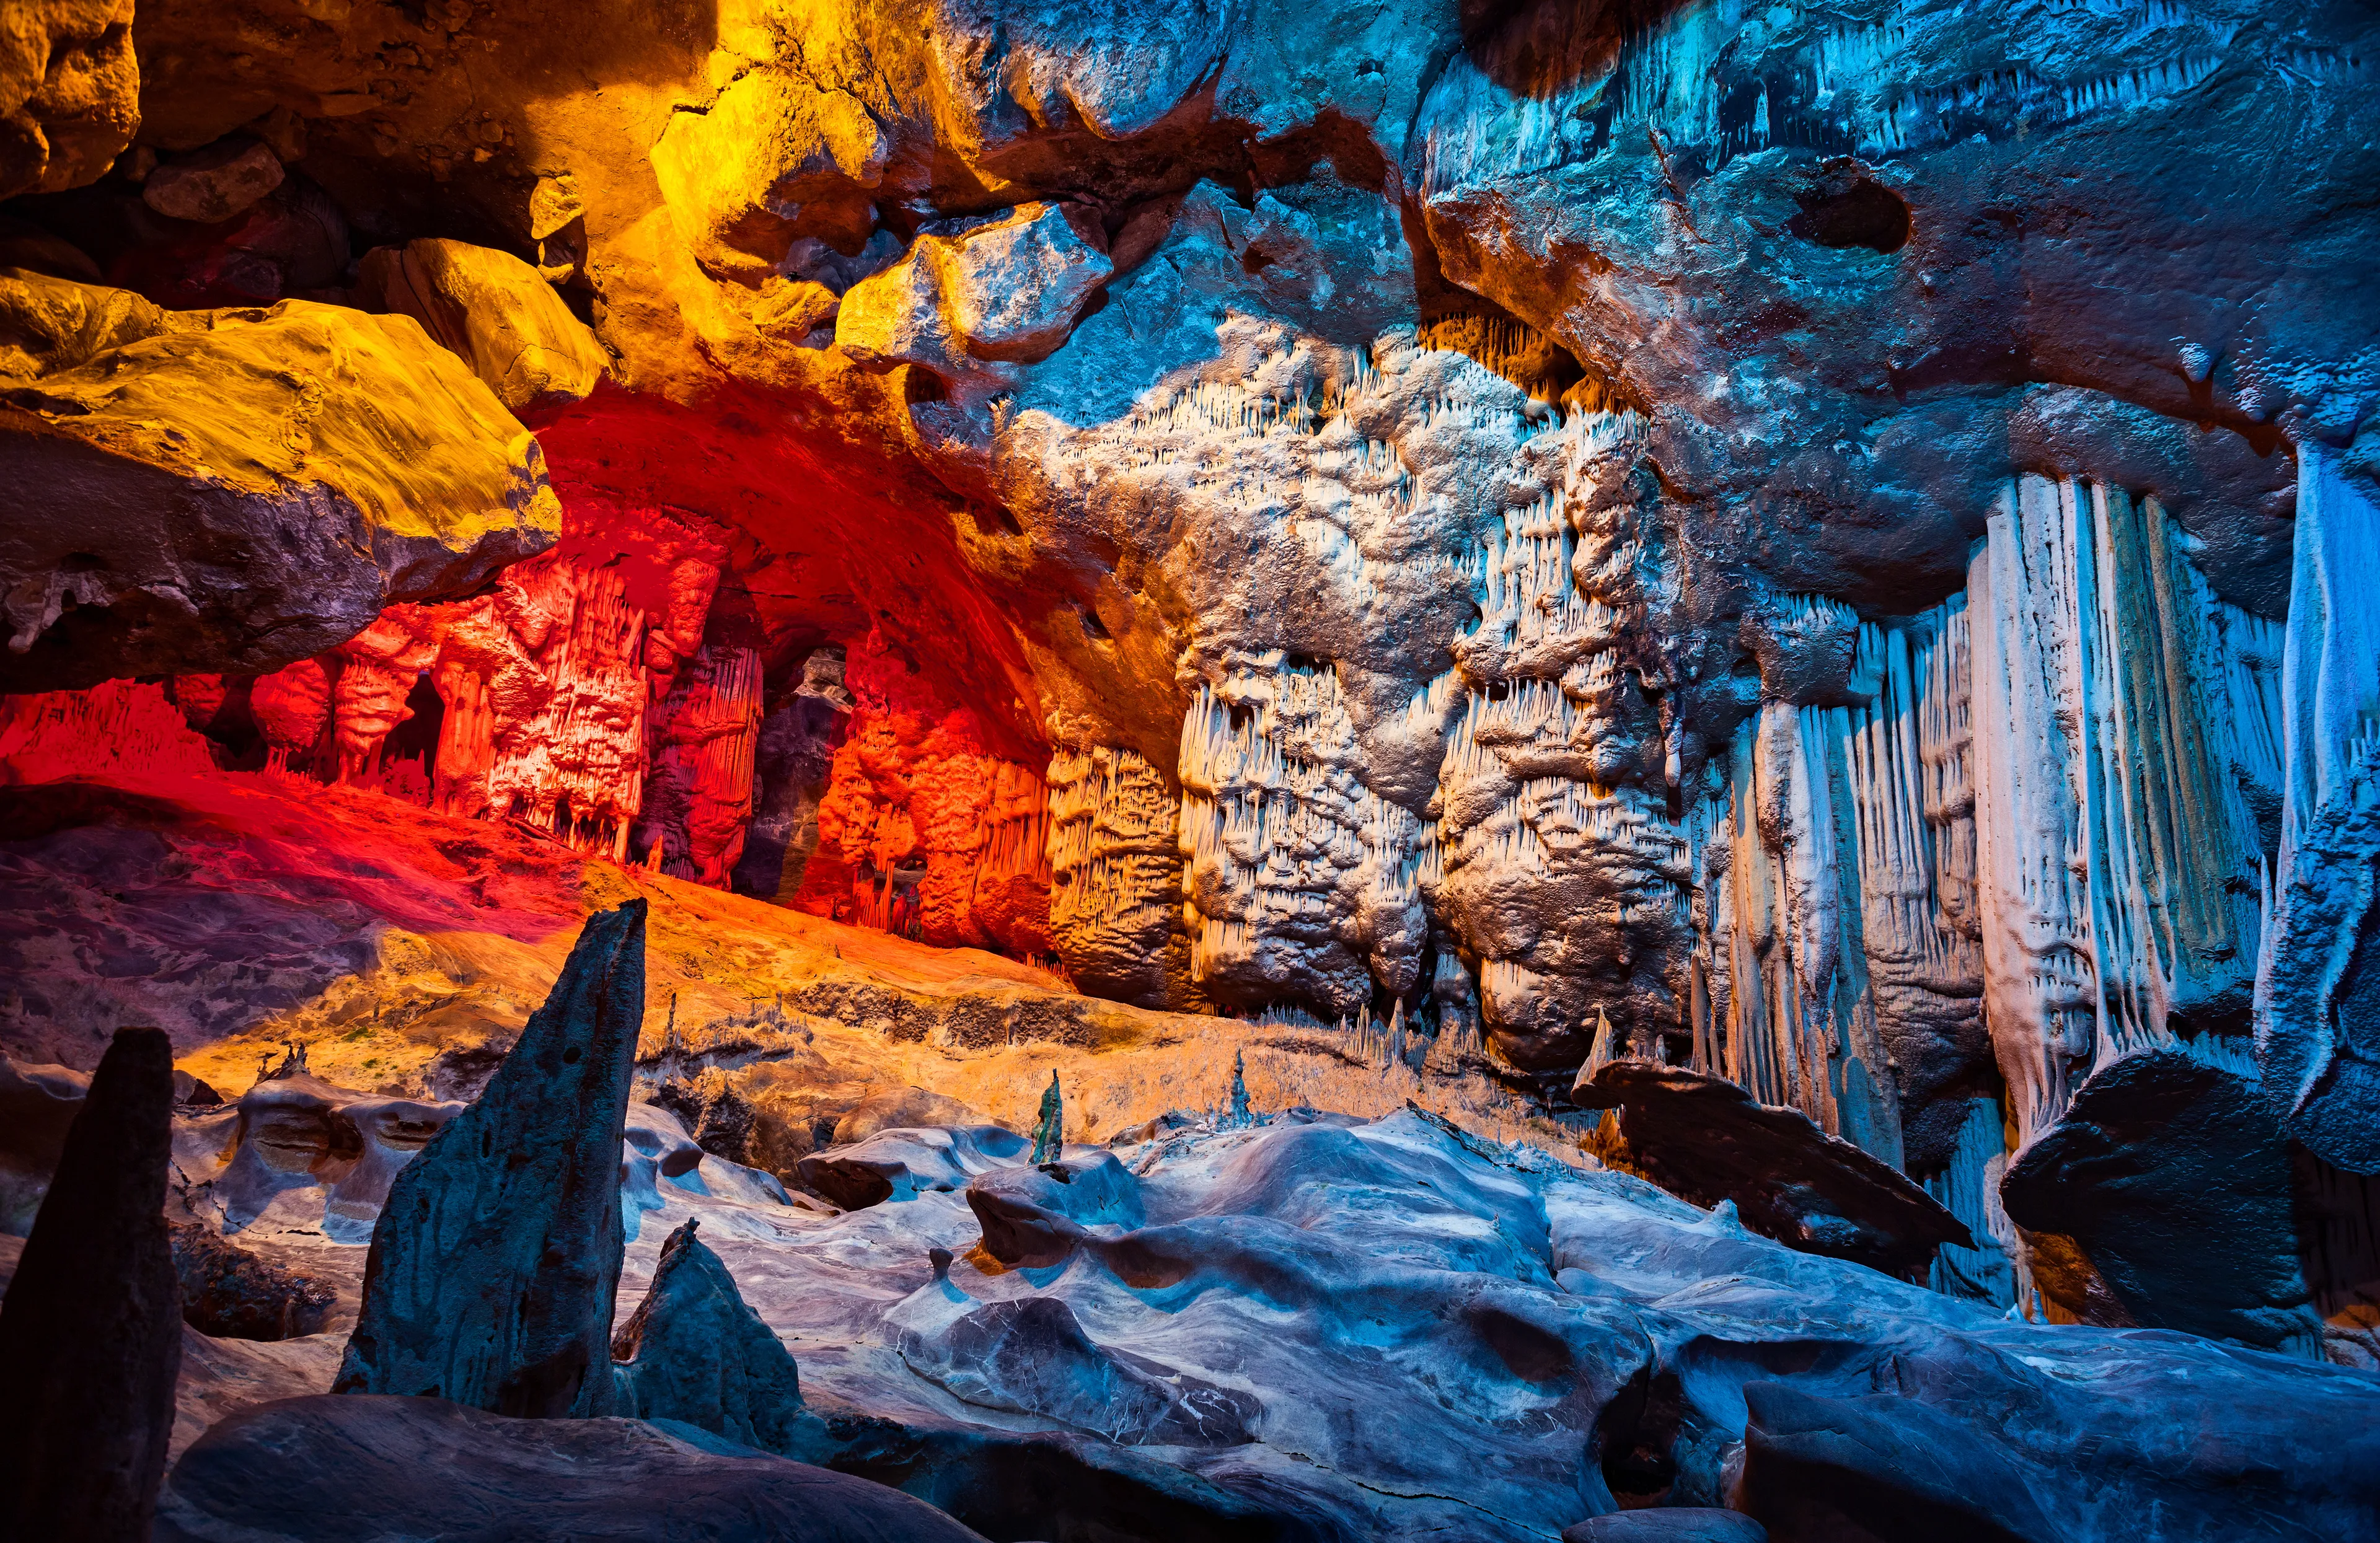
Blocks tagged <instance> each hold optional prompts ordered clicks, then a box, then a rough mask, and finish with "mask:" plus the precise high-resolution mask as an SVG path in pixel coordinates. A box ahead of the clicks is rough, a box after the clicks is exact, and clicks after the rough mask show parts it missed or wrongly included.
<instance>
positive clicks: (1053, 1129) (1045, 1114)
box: [1033, 1072, 1066, 1167]
mask: <svg viewBox="0 0 2380 1543" xmlns="http://www.w3.org/2000/svg"><path fill="white" fill-rule="evenodd" d="M1065 1148H1066V1096H1065V1095H1064V1094H1063V1093H1062V1092H1060V1091H1059V1090H1058V1074H1057V1073H1055V1072H1051V1073H1050V1086H1049V1087H1048V1088H1046V1089H1044V1090H1043V1092H1042V1094H1041V1117H1040V1118H1039V1119H1038V1120H1036V1121H1035V1122H1034V1123H1033V1161H1034V1163H1035V1164H1036V1165H1037V1166H1042V1167H1046V1166H1048V1165H1049V1164H1050V1163H1053V1162H1055V1161H1057V1160H1058V1159H1059V1157H1060V1156H1061V1155H1062V1153H1063V1152H1064V1151H1065Z"/></svg>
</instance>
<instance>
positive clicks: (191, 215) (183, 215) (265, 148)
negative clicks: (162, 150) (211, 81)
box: [140, 135, 285, 225]
mask: <svg viewBox="0 0 2380 1543" xmlns="http://www.w3.org/2000/svg"><path fill="white" fill-rule="evenodd" d="M283 176H285V173H284V172H283V171H282V168H281V158H280V157H279V156H277V155H275V154H273V147H272V146H270V145H268V144H266V143H265V142H264V141H263V140H251V139H249V138H247V137H245V136H244V135H233V136H231V137H229V138H227V139H223V140H216V141H215V142H214V143H213V144H212V145H209V146H208V147H207V148H206V149H204V150H201V151H197V152H192V153H191V154H188V155H177V156H176V157H174V158H173V159H172V160H170V161H164V162H161V163H160V164H158V166H157V169H156V170H154V171H152V172H151V173H150V174H149V175H148V176H147V177H146V178H144V179H143V180H142V182H141V184H140V201H141V202H143V203H145V204H147V205H148V206H149V207H150V208H152V209H153V210H155V211H156V212H157V213H160V214H164V215H167V216H169V217H171V218H173V219H176V220H190V221H194V222H196V223H198V224H200V225H213V224H215V223H216V222H218V221H221V220H228V219H230V218H231V217H232V216H233V215H235V214H237V213H241V212H242V211H243V210H245V209H247V208H248V207H249V205H250V204H252V203H254V202H255V201H256V200H259V199H261V198H262V197H263V196H264V195H265V194H267V193H269V192H271V191H273V189H274V188H278V187H280V186H281V179H282V177H283Z"/></svg>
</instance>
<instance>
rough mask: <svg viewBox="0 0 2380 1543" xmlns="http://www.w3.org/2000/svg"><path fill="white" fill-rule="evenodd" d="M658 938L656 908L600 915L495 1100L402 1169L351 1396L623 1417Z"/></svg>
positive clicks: (383, 1224) (367, 1302)
mask: <svg viewBox="0 0 2380 1543" xmlns="http://www.w3.org/2000/svg"><path fill="white" fill-rule="evenodd" d="M644 944H645V905H644V903H643V902H642V901H636V900H632V901H629V902H628V903H627V904H625V905H622V906H620V907H619V908H618V909H617V910H614V911H609V912H605V913H601V914H600V915H598V916H595V917H590V918H589V921H588V923H587V927H586V930H585V931H584V932H582V933H581V934H580V935H579V939H578V942H577V946H576V947H574V948H573V949H572V950H571V954H570V962H569V964H568V965H566V966H564V969H563V974H562V978H561V979H560V980H559V981H557V982H556V983H555V986H554V990H553V996H551V997H549V998H548V999H547V1001H546V1004H545V1005H544V1006H543V1007H541V1008H540V1009H539V1010H538V1012H537V1014H536V1015H535V1016H533V1017H531V1018H530V1019H529V1022H528V1027H526V1028H524V1029H523V1030H522V1031H521V1038H520V1042H519V1043H518V1044H516V1046H514V1048H513V1051H512V1054H511V1055H510V1056H508V1057H506V1058H505V1061H504V1069H503V1070H501V1071H499V1072H498V1073H497V1074H496V1075H495V1078H494V1080H493V1081H492V1082H490V1083H489V1085H488V1090H487V1092H486V1093H485V1094H484V1095H482V1096H481V1098H480V1101H479V1102H478V1103H476V1104H474V1105H472V1106H471V1107H470V1108H469V1109H468V1110H466V1111H465V1112H463V1113H462V1114H460V1115H458V1116H456V1117H455V1119H454V1120H453V1121H451V1122H450V1123H448V1124H447V1125H446V1126H445V1128H444V1129H443V1130H441V1131H440V1132H439V1134H438V1136H436V1138H434V1139H433V1140H432V1141H431V1144H430V1146H429V1147H428V1148H426V1149H425V1150H424V1151H423V1152H422V1154H421V1155H420V1156H419V1158H417V1159H415V1160H413V1161H412V1162H411V1163H409V1164H407V1166H406V1168H405V1169H404V1170H403V1171H402V1172H399V1173H398V1175H397V1177H396V1180H395V1183H394V1184H393V1185H391V1186H390V1190H389V1197H388V1203H387V1206H386V1208H385V1209H383V1211H382V1212H381V1216H380V1221H379V1222H378V1224H377V1225H376V1226H375V1227H374V1229H373V1231H372V1242H371V1255H370V1260H369V1262H368V1263H367V1264H366V1265H365V1267H364V1296H363V1309H362V1316H361V1318H359V1319H358V1322H357V1324H356V1330H355V1334H354V1337H353V1338H352V1339H350V1340H349V1341H348V1343H347V1354H346V1360H345V1361H344V1362H343V1363H342V1364H341V1366H340V1368H339V1379H338V1391H341V1392H358V1393H371V1392H402V1393H406V1394H408V1395H412V1396H416V1397H433V1398H445V1399H449V1400H451V1401H452V1402H454V1403H463V1404H468V1405H469V1406H470V1407H473V1408H486V1409H492V1410H493V1411H495V1412H496V1413H498V1414H504V1415H525V1416H529V1417H543V1418H552V1417H556V1416H563V1415H569V1416H579V1417H584V1416H587V1415H605V1414H609V1413H610V1412H611V1411H612V1409H613V1403H614V1393H613V1385H612V1377H611V1369H610V1368H611V1359H610V1355H609V1349H610V1345H611V1339H612V1335H611V1327H612V1308H613V1297H614V1294H615V1292H616V1290H617V1288H618V1285H619V1272H620V1249H621V1246H622V1240H621V1230H620V1185H619V1163H620V1136H621V1131H622V1128H623V1124H624V1122H625V1119H626V1116H627V1105H628V1083H629V1077H630V1073H631V1070H632V1068H633V1064H634V1062H635V1059H636V1048H637V1028H638V1027H639V1026H640V1025H641V1024H642V1023H643V1021H644V1012H645V971H644Z"/></svg>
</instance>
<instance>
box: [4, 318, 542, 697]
mask: <svg viewBox="0 0 2380 1543" xmlns="http://www.w3.org/2000/svg"><path fill="white" fill-rule="evenodd" d="M0 307H5V310H6V322H7V325H8V330H9V331H10V333H11V334H14V335H13V336H12V338H11V340H10V341H11V342H12V344H14V351H12V354H11V356H10V357H11V358H12V359H14V360H18V361H22V363H23V365H24V366H26V367H28V368H26V369H25V370H24V372H23V373H22V374H21V375H19V376H18V378H17V379H15V380H12V381H10V382H9V383H7V389H6V393H5V399H4V400H0V436H5V437H0V457H5V460H0V465H5V467H6V475H7V476H8V477H9V479H10V480H11V481H12V482H14V483H15V484H16V485H17V486H18V487H20V488H25V489H40V490H42V492H41V493H40V494H39V495H37V497H36V498H34V499H30V500H25V501H21V502H19V503H18V505H17V507H18V508H19V509H20V510H21V511H22V513H21V515H20V516H18V517H16V518H14V519H12V520H10V521H9V522H8V524H7V525H6V529H0V597H5V598H0V605H5V607H6V619H7V623H8V630H9V638H8V650H7V653H6V657H5V661H0V685H6V686H8V687H10V688H11V689H14V690H19V691H23V690H41V689H46V688H49V687H53V686H86V685H89V684H91V683H92V682H94V681H98V680H103V679H106V678H108V677H109V676H111V675H129V674H154V673H157V672H160V671H175V670H188V671H200V670H225V669H228V670H235V671H244V672H251V673H254V672H261V671H263V670H266V669H271V668H276V667H278V666H279V665H281V664H285V663H288V662H293V661H296V660H300V659H303V658H305V657H307V656H308V655H310V654H311V653H315V652H318V651H320V650H322V649H323V648H327V647H329V646H331V645H332V644H334V643H337V642H340V641H343V640H344V639H345V638H348V637H349V636H351V635H353V634H354V633H356V632H358V631H361V630H362V629H363V628H364V627H365V626H368V625H370V623H371V621H372V620H373V618H374V617H375V616H377V615H378V614H379V613H380V611H381V609H382V608H383V606H385V605H387V604H388V603H389V602H391V601H405V600H424V599H431V598H438V597H443V596H451V595H456V594H461V593H466V592H468V591H469V590H471V589H476V588H477V587H479V586H480V584H481V583H483V582H484V581H485V580H486V579H487V578H488V577H489V576H490V575H491V574H492V573H493V572H494V571H495V570H496V569H498V568H499V567H501V566H503V565H504V564H506V563H509V562H512V561H515V560H516V559H518V558H521V557H525V556H528V555H529V554H530V553H535V552H537V551H539V550H540V548H542V547H544V546H547V545H549V544H551V541H552V540H553V532H554V529H555V527H556V524H557V522H558V520H559V517H560V511H559V509H558V508H557V506H556V505H555V504H554V502H553V493H552V492H551V491H550V490H549V489H548V488H547V486H546V480H545V468H544V463H543V459H542V456H541V455H540V451H539V448H538V445H537V442H536V441H535V440H534V439H533V438H531V437H530V436H529V435H528V433H527V432H526V431H523V430H522V429H521V428H520V426H519V425H518V424H517V423H516V422H515V421H514V420H513V419H512V417H511V416H510V415H509V414H508V413H506V412H505V411H504V408H503V407H501V406H499V405H498V404H497V403H496V401H495V400H494V398H493V397H492V396H491V395H489V394H488V392H487V391H486V389H485V388H484V387H482V386H481V385H480V383H478V382H477V381H475V380H473V379H471V378H470V377H469V375H468V373H465V372H463V371H459V370H458V369H457V368H456V366H455V362H454V360H453V359H452V358H450V357H449V356H447V355H446V354H444V353H443V351H442V350H440V349H438V348H436V347H434V346H431V344H430V342H429V341H428V339H426V338H425V337H423V336H422V334H420V332H419V329H418V328H416V327H414V326H413V325H412V324H411V323H409V322H402V321H385V320H378V319H374V318H371V317H367V316H363V315H361V314H359V313H358V312H355V311H352V310H343V309H338V308H334V307H328V306H318V305H310V304H308V303H306V302H303V301H290V302H286V303H285V304H283V305H280V306H276V307H274V308H273V309H272V310H268V311H263V312H261V313H259V312H247V313H225V312H214V313H206V314H188V313H172V312H165V311H161V310H157V309H156V308H155V307H153V306H150V305H148V304H146V303H145V302H143V301H140V300H138V299H137V298H132V297H129V296H124V295H120V294H118V293H117V292H115V291H110V290H101V289H93V288H91V287H88V286H75V285H69V284H64V283H61V282H59V281H55V280H51V279H45V278H42V277H40V276H38V275H28V274H21V273H20V274H18V275H17V276H14V277H6V278H0Z"/></svg>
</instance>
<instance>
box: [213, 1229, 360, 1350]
mask: <svg viewBox="0 0 2380 1543" xmlns="http://www.w3.org/2000/svg"><path fill="white" fill-rule="evenodd" d="M174 1270H175V1273H176V1276H177V1277H179V1279H180V1281H181V1285H182V1321H183V1322H185V1323H187V1324H188V1325H189V1326H190V1327H191V1328H193V1329H195V1330H198V1331H199V1332H200V1333H201V1334H208V1335H212V1336H213V1337H214V1338H216V1339H219V1340H261V1341H266V1342H271V1341H273V1340H288V1339H295V1338H297V1336H299V1335H301V1334H315V1333H320V1332H321V1331H322V1329H323V1328H324V1327H325V1326H326V1325H327V1324H328V1323H329V1321H330V1318H331V1310H332V1307H333V1306H334V1304H335V1303H336V1302H337V1300H338V1294H337V1293H336V1292H335V1291H334V1290H333V1289H332V1288H331V1287H330V1286H328V1285H325V1284H323V1283H322V1282H319V1281H310V1280H308V1279H307V1278H306V1277H305V1276H303V1275H299V1274H297V1273H296V1272H294V1271H292V1270H286V1269H284V1268H283V1267H282V1266H280V1265H277V1264H274V1263H273V1261H271V1260H270V1259H263V1258H259V1257H257V1256H256V1255H254V1254H251V1253H249V1251H248V1250H246V1249H245V1248H242V1247H240V1246H238V1245H237V1244H233V1243H229V1242H226V1241H225V1239H224V1238H223V1237H222V1236H221V1235H220V1234H219V1233H213V1232H212V1231H210V1230H208V1229H207V1228H206V1227H204V1226H202V1225H200V1223H198V1222H195V1221H185V1222H182V1223H181V1224H180V1225H178V1226H176V1228H175V1229H174Z"/></svg>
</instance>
